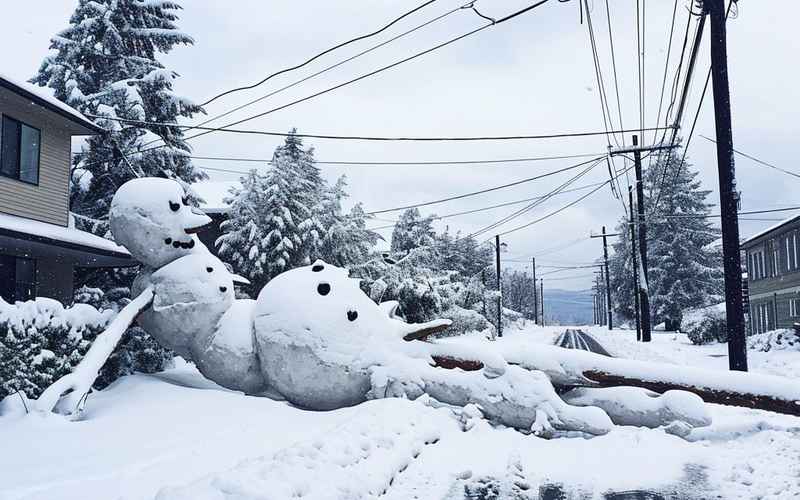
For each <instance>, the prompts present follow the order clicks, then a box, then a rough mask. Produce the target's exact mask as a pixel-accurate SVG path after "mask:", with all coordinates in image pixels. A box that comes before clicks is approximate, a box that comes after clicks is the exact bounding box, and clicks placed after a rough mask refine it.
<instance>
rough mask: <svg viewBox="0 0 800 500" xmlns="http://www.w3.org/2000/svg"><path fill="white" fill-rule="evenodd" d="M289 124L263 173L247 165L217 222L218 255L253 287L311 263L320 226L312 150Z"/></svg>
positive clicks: (318, 184)
mask: <svg viewBox="0 0 800 500" xmlns="http://www.w3.org/2000/svg"><path fill="white" fill-rule="evenodd" d="M294 132H295V131H294V130H292V132H290V133H289V135H288V136H287V137H286V141H285V143H284V144H283V145H281V146H279V147H278V148H277V149H276V150H275V154H274V155H273V158H272V162H271V164H270V166H269V168H268V170H267V171H266V173H264V174H260V173H258V172H257V171H255V170H251V171H250V172H249V173H248V174H247V176H245V177H243V178H242V179H241V183H242V187H241V189H234V192H233V193H232V194H233V196H232V197H231V198H230V199H228V203H229V204H230V207H231V208H230V211H229V212H228V220H226V221H224V222H223V223H222V224H221V226H220V228H221V229H222V232H223V234H222V236H220V237H219V238H218V239H217V241H216V245H217V247H219V255H220V258H222V259H223V260H227V261H228V262H230V263H231V264H232V265H233V268H234V270H235V271H236V272H237V273H239V274H241V275H243V276H245V277H246V278H247V279H249V280H250V282H251V290H252V291H254V292H258V290H260V289H261V288H262V287H263V286H264V285H265V284H266V283H267V281H269V280H270V279H272V278H273V277H274V276H276V275H278V274H280V273H282V272H283V271H286V270H289V269H292V268H295V267H298V266H302V265H307V264H310V263H311V259H312V257H313V256H315V255H316V254H317V251H318V248H319V246H320V244H321V240H322V235H323V229H322V227H321V225H320V223H319V221H318V220H317V219H316V217H315V216H316V215H317V214H318V213H319V210H318V209H317V206H318V205H319V204H320V203H321V196H322V193H323V188H324V183H323V181H322V177H321V176H320V175H319V170H318V169H317V167H316V165H314V158H313V151H312V150H311V149H308V150H304V149H303V148H302V142H301V141H300V138H299V137H297V136H296V135H295V134H294Z"/></svg>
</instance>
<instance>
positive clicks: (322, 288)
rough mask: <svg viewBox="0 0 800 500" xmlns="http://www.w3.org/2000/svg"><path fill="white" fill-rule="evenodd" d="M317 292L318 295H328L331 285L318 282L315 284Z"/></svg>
mask: <svg viewBox="0 0 800 500" xmlns="http://www.w3.org/2000/svg"><path fill="white" fill-rule="evenodd" d="M317 293H319V294H320V295H328V294H329V293H331V286H330V285H329V284H327V283H320V284H319V285H317Z"/></svg>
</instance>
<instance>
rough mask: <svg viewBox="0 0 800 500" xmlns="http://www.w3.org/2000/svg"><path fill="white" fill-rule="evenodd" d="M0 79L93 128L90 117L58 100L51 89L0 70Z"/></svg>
mask: <svg viewBox="0 0 800 500" xmlns="http://www.w3.org/2000/svg"><path fill="white" fill-rule="evenodd" d="M0 80H6V81H8V82H9V83H11V84H12V85H14V86H16V87H19V88H21V89H23V90H25V91H26V92H30V93H31V94H33V95H35V96H36V97H38V98H39V99H41V100H42V101H45V102H47V104H49V105H51V106H53V107H56V108H58V109H60V110H61V111H64V112H65V113H67V114H69V115H71V116H73V117H74V118H75V120H77V121H78V122H80V123H82V124H83V125H84V126H86V127H89V128H90V129H94V128H96V127H97V125H95V124H94V122H92V121H91V120H90V119H88V118H86V117H85V116H83V114H82V113H81V112H80V111H78V110H76V109H75V108H73V107H71V106H68V105H66V104H64V103H63V102H61V101H59V100H58V99H56V98H55V96H53V95H52V93H51V90H50V89H49V88H45V87H39V86H38V85H33V84H30V83H28V82H23V81H19V80H17V79H15V78H11V77H10V76H8V75H6V74H4V73H2V72H0Z"/></svg>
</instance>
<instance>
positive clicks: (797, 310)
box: [789, 299, 800, 318]
mask: <svg viewBox="0 0 800 500" xmlns="http://www.w3.org/2000/svg"><path fill="white" fill-rule="evenodd" d="M797 316H800V299H789V317H791V318H795V317H797Z"/></svg>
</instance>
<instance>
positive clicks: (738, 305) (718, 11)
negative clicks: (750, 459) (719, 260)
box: [703, 0, 747, 371]
mask: <svg viewBox="0 0 800 500" xmlns="http://www.w3.org/2000/svg"><path fill="white" fill-rule="evenodd" d="M703 5H704V9H705V10H706V12H708V14H709V17H710V20H711V75H712V81H713V88H714V123H715V125H716V132H717V169H718V171H719V206H720V209H721V213H722V256H723V268H724V270H725V320H726V322H727V328H728V364H729V367H730V369H731V370H739V371H747V345H746V342H745V331H744V309H743V306H742V264H741V262H740V259H741V257H740V255H739V215H738V208H739V207H738V201H739V200H738V198H739V196H738V194H737V192H736V169H735V166H734V162H733V131H732V125H731V96H730V91H729V88H728V49H727V33H726V28H725V21H726V19H725V18H726V15H725V2H724V0H705V1H704V2H703Z"/></svg>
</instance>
